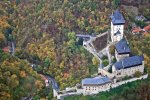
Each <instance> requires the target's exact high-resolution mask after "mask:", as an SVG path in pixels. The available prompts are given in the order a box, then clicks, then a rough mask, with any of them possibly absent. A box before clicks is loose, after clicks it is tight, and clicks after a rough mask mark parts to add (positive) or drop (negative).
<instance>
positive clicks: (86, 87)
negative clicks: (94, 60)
mask: <svg viewBox="0 0 150 100" xmlns="http://www.w3.org/2000/svg"><path fill="white" fill-rule="evenodd" d="M110 86H111V80H110V79H109V78H108V77H107V76H97V77H94V78H85V79H83V80H82V88H83V94H85V95H87V94H95V93H99V92H101V91H107V90H109V89H110Z"/></svg>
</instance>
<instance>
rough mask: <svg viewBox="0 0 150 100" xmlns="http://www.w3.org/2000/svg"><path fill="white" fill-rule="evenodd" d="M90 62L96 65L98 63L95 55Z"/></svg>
mask: <svg viewBox="0 0 150 100" xmlns="http://www.w3.org/2000/svg"><path fill="white" fill-rule="evenodd" d="M92 62H93V65H96V66H98V65H99V60H98V59H97V58H96V57H93V59H92Z"/></svg>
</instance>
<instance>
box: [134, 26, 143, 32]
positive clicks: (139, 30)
mask: <svg viewBox="0 0 150 100" xmlns="http://www.w3.org/2000/svg"><path fill="white" fill-rule="evenodd" d="M139 32H142V29H141V28H140V27H136V28H133V30H132V33H139Z"/></svg>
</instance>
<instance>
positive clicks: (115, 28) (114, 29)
mask: <svg viewBox="0 0 150 100" xmlns="http://www.w3.org/2000/svg"><path fill="white" fill-rule="evenodd" d="M124 24H125V20H124V18H123V16H122V14H121V13H120V11H119V10H116V11H115V12H114V13H113V14H112V16H111V40H112V42H118V41H120V40H121V39H122V38H123V34H124Z"/></svg>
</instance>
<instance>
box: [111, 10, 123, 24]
mask: <svg viewBox="0 0 150 100" xmlns="http://www.w3.org/2000/svg"><path fill="white" fill-rule="evenodd" d="M111 20H112V23H113V24H115V25H116V24H125V20H124V17H123V15H122V14H121V12H120V11H119V10H116V11H115V12H114V13H113V14H112V16H111Z"/></svg>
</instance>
